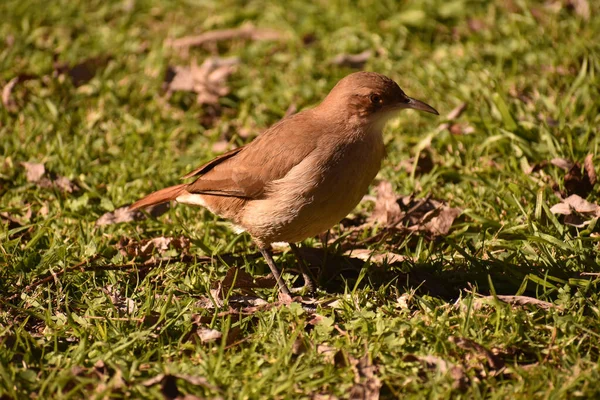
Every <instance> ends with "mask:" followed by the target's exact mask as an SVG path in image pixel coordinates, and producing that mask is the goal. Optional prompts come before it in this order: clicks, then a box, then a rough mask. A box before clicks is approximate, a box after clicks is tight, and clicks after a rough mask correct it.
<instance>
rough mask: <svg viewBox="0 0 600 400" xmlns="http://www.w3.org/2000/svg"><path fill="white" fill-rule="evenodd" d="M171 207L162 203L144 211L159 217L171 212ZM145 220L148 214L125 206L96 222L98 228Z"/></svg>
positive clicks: (108, 213)
mask: <svg viewBox="0 0 600 400" xmlns="http://www.w3.org/2000/svg"><path fill="white" fill-rule="evenodd" d="M169 207H170V204H169V203H162V204H157V205H154V206H150V207H146V208H145V209H144V211H145V212H147V213H148V214H150V215H151V216H152V217H158V216H160V215H163V214H164V213H166V212H167V211H168V210H169ZM144 219H146V214H144V212H142V211H141V210H131V209H129V206H124V207H120V208H117V209H116V210H114V211H112V212H107V213H105V214H104V215H102V216H101V217H100V218H98V220H97V221H96V226H104V225H112V224H119V223H121V222H130V221H142V220H144Z"/></svg>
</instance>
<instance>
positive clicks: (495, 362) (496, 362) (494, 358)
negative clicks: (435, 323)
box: [448, 336, 505, 371]
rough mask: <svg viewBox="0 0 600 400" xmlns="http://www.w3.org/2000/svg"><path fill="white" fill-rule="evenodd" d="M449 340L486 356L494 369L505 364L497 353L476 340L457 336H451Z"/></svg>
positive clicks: (501, 367)
mask: <svg viewBox="0 0 600 400" xmlns="http://www.w3.org/2000/svg"><path fill="white" fill-rule="evenodd" d="M448 341H449V342H450V343H454V344H455V345H456V346H457V347H460V348H461V349H463V350H469V351H473V352H475V353H477V354H478V355H481V356H484V357H485V359H486V360H487V363H488V366H489V367H490V368H491V369H492V370H494V371H499V370H501V369H503V368H504V366H505V363H504V360H502V359H501V358H500V357H498V355H497V354H494V353H492V352H491V351H490V350H488V349H487V348H485V347H484V346H482V345H480V344H479V343H477V342H475V341H474V340H471V339H467V338H461V337H457V336H449V337H448Z"/></svg>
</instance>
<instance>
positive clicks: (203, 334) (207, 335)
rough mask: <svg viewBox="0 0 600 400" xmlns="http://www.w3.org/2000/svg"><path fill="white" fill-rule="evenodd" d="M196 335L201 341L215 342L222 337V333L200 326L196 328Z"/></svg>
mask: <svg viewBox="0 0 600 400" xmlns="http://www.w3.org/2000/svg"><path fill="white" fill-rule="evenodd" d="M196 335H198V338H200V341H201V342H202V343H210V342H215V341H217V340H219V339H221V338H222V337H223V334H222V333H221V332H219V331H218V330H216V329H210V328H207V327H200V328H198V329H197V330H196Z"/></svg>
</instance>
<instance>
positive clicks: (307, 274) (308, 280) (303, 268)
mask: <svg viewBox="0 0 600 400" xmlns="http://www.w3.org/2000/svg"><path fill="white" fill-rule="evenodd" d="M290 248H291V249H292V253H294V256H295V257H296V260H297V261H298V265H299V266H300V273H301V274H302V278H303V279H304V287H305V288H307V289H308V292H309V293H314V291H315V289H316V287H317V286H316V285H315V278H314V277H313V275H312V272H311V271H310V268H308V265H306V262H305V261H304V258H303V257H302V254H300V249H298V246H296V244H295V243H290Z"/></svg>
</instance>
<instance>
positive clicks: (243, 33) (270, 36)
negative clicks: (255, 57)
mask: <svg viewBox="0 0 600 400" xmlns="http://www.w3.org/2000/svg"><path fill="white" fill-rule="evenodd" d="M232 39H243V40H283V39H285V35H284V34H283V33H281V32H279V31H276V30H273V29H259V28H255V27H254V26H252V25H250V24H249V25H245V26H242V27H240V28H235V29H222V30H214V31H209V32H204V33H202V34H200V35H196V36H186V37H182V38H179V39H174V40H171V41H168V42H167V44H168V45H169V46H171V47H176V48H186V47H193V46H203V45H205V44H209V43H215V42H220V41H223V40H232Z"/></svg>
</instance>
